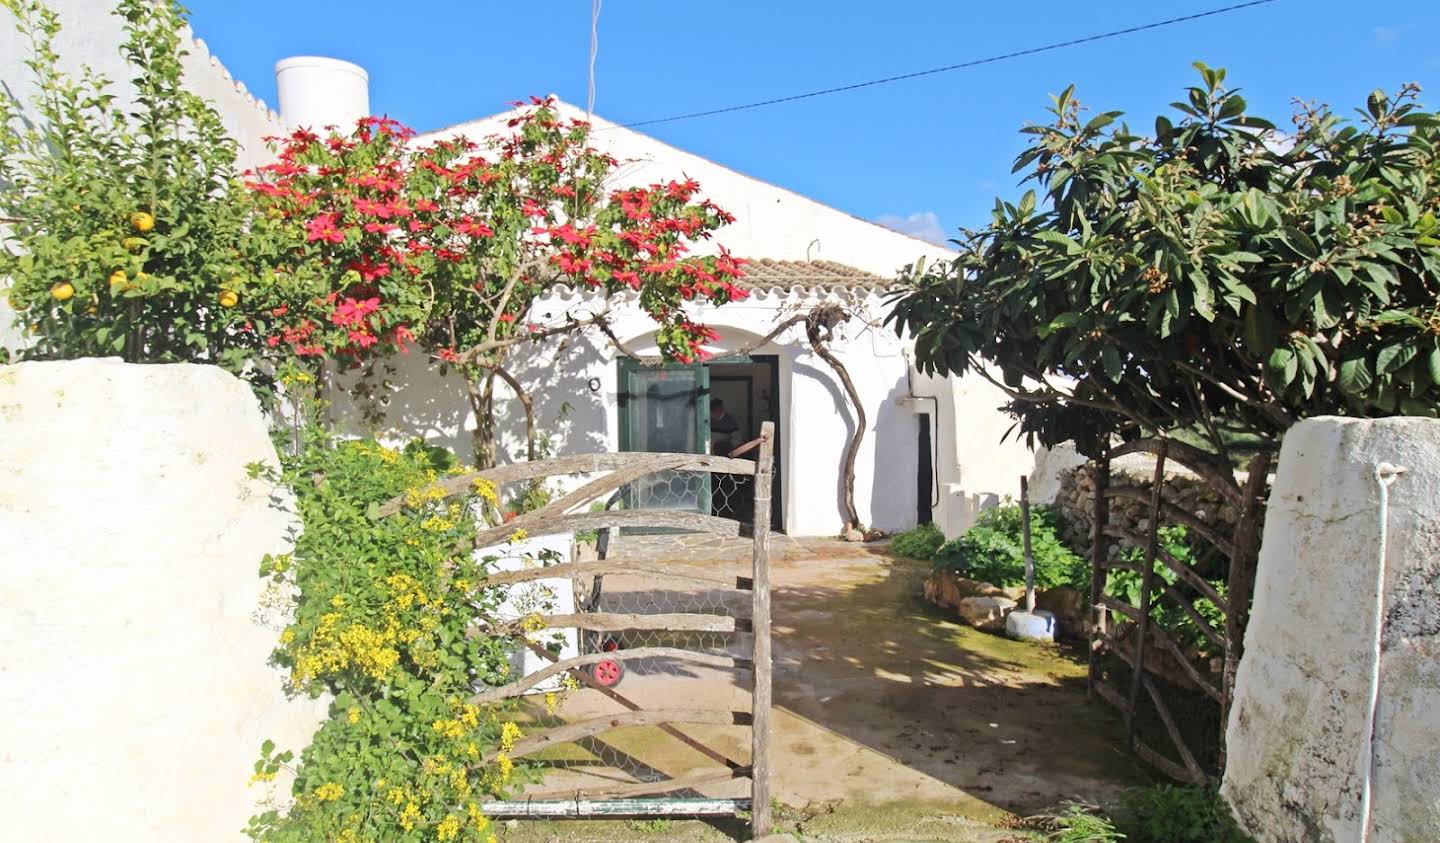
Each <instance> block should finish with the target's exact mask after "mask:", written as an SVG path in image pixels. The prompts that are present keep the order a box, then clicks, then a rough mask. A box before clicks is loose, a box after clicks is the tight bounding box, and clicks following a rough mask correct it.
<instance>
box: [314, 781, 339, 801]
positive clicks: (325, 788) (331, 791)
mask: <svg viewBox="0 0 1440 843" xmlns="http://www.w3.org/2000/svg"><path fill="white" fill-rule="evenodd" d="M344 793H345V788H343V787H341V786H340V785H338V784H336V783H334V782H326V783H325V784H322V785H320V786H319V787H317V788H315V798H316V799H319V800H320V801H321V802H334V801H335V800H336V799H339V798H340V797H341V796H343V795H344Z"/></svg>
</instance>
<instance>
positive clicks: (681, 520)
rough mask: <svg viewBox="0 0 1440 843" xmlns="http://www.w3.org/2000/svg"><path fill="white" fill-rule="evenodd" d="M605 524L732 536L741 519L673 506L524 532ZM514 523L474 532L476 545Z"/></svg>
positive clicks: (552, 523) (573, 517) (587, 515)
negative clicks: (676, 508) (679, 508)
mask: <svg viewBox="0 0 1440 843" xmlns="http://www.w3.org/2000/svg"><path fill="white" fill-rule="evenodd" d="M606 527H611V528H613V527H662V528H667V529H675V530H689V531H690V532H694V533H709V534H711V535H715V536H723V537H727V538H728V537H731V536H738V535H740V522H739V521H731V520H730V519H728V518H718V517H716V516H714V515H705V514H703V513H699V512H683V511H681V510H675V509H618V510H612V511H609V512H576V513H572V514H570V515H557V516H554V517H552V518H547V519H545V520H544V521H538V522H534V523H533V524H532V525H531V526H530V528H529V529H528V530H527V531H526V532H529V533H532V534H534V535H537V536H548V535H551V534H553V533H579V532H583V531H585V530H602V529H604V528H606ZM516 529H517V528H516V527H514V526H513V524H502V525H500V526H499V527H491V528H490V529H488V530H482V531H481V532H479V533H477V534H476V535H475V546H476V547H490V546H492V545H497V544H500V543H501V542H504V541H506V540H507V539H509V538H510V536H512V535H514V534H515V530H516Z"/></svg>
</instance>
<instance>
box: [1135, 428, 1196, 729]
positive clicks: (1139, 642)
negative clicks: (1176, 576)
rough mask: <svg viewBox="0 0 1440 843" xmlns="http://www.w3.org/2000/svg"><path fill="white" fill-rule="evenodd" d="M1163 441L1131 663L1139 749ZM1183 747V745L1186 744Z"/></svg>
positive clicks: (1162, 485) (1162, 477)
mask: <svg viewBox="0 0 1440 843" xmlns="http://www.w3.org/2000/svg"><path fill="white" fill-rule="evenodd" d="M1167 444H1168V443H1165V442H1161V443H1160V452H1159V454H1157V455H1156V457H1155V477H1154V479H1153V480H1151V481H1150V526H1149V529H1148V530H1147V532H1146V534H1145V567H1144V568H1142V569H1141V570H1140V614H1139V617H1138V618H1137V619H1136V623H1135V658H1134V659H1133V660H1132V661H1131V662H1130V665H1131V667H1130V713H1129V714H1128V715H1126V717H1125V741H1126V742H1127V743H1128V744H1129V745H1130V749H1131V750H1134V749H1135V714H1136V713H1137V712H1138V710H1139V709H1138V706H1139V704H1140V688H1141V687H1142V686H1143V683H1144V681H1145V637H1146V636H1147V635H1148V634H1149V632H1150V590H1151V589H1152V588H1154V586H1155V549H1156V548H1157V547H1159V544H1160V504H1161V503H1162V499H1161V492H1162V491H1163V490H1164V489H1165V455H1166V453H1167V448H1166V445H1167ZM1182 750H1183V746H1182Z"/></svg>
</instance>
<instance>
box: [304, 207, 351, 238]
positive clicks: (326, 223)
mask: <svg viewBox="0 0 1440 843" xmlns="http://www.w3.org/2000/svg"><path fill="white" fill-rule="evenodd" d="M305 239H306V240H308V241H310V242H314V241H316V240H323V241H324V242H326V243H344V242H345V232H344V231H341V230H340V228H339V227H338V226H337V225H336V223H335V215H334V214H320V215H319V216H317V217H315V218H314V219H312V220H310V222H309V223H308V224H307V225H306V226H305Z"/></svg>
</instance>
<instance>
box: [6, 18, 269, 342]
mask: <svg viewBox="0 0 1440 843" xmlns="http://www.w3.org/2000/svg"><path fill="white" fill-rule="evenodd" d="M0 4H3V5H4V6H5V8H6V9H7V10H8V11H9V12H10V14H11V16H12V18H13V20H14V22H15V25H16V28H17V29H18V30H19V31H20V32H21V34H22V35H23V36H24V37H25V38H26V40H27V42H28V44H29V48H30V56H29V58H28V60H27V65H28V66H29V68H30V70H31V72H32V73H33V74H34V79H35V82H36V90H37V92H38V93H37V94H36V96H35V97H34V98H33V99H32V100H31V101H30V102H29V103H28V106H29V107H28V108H27V107H26V105H27V104H26V103H22V102H21V101H19V100H17V98H16V97H15V96H14V95H13V94H11V93H10V92H8V91H4V92H0V183H4V184H5V185H6V188H5V190H3V191H0V217H3V218H4V221H5V225H6V230H5V242H4V248H3V249H0V278H3V279H4V280H0V286H8V290H7V291H6V295H7V296H8V299H9V304H10V306H11V308H12V309H13V310H14V311H16V312H17V314H18V315H19V319H20V320H21V324H23V325H24V326H25V328H26V329H27V331H28V334H29V342H28V343H27V347H26V348H25V349H24V350H23V351H22V352H21V354H22V356H24V357H28V358H36V359H57V358H71V357H83V356H116V355H118V356H122V357H124V358H125V359H126V360H130V361H136V362H140V361H145V362H150V361H153V362H170V361H187V360H204V361H209V362H213V363H218V364H221V365H224V366H226V367H227V368H230V369H232V370H234V369H239V368H240V367H241V366H242V365H243V363H244V361H245V360H246V359H248V356H249V353H250V352H249V349H251V348H253V347H255V346H256V345H257V341H256V339H255V337H254V335H253V331H251V330H248V329H247V327H246V325H247V317H246V315H245V313H244V307H243V306H242V305H243V303H244V301H245V295H246V294H245V289H246V285H247V283H248V282H247V278H249V277H250V273H249V272H248V271H247V269H246V266H245V263H244V261H243V260H242V258H241V246H242V242H243V237H244V231H245V225H244V220H245V213H246V212H245V207H244V203H243V202H239V201H237V195H238V193H239V191H236V192H235V193H232V190H234V189H235V188H234V184H235V182H234V178H235V176H234V169H235V154H236V146H235V142H234V141H233V140H231V139H230V138H229V137H228V136H227V135H226V132H225V129H224V127H223V126H222V124H221V122H220V118H219V116H218V115H217V114H216V113H215V111H214V109H212V108H211V107H210V105H209V104H208V103H206V102H205V101H204V100H203V99H201V98H200V97H198V96H196V95H195V94H193V93H190V92H189V91H187V90H186V89H185V87H184V85H183V83H182V79H181V58H182V56H184V54H185V51H184V49H183V47H182V39H181V35H180V32H181V28H182V27H183V26H184V23H185V19H184V14H183V11H182V10H181V9H180V7H179V6H176V5H174V4H173V3H171V2H161V3H153V2H147V1H146V0H121V2H119V3H118V5H117V6H116V8H115V14H116V15H119V16H120V17H121V18H122V19H123V20H124V28H125V33H126V37H125V41H124V43H123V45H122V46H121V50H122V52H123V55H124V57H125V59H126V61H127V63H128V64H129V65H130V66H131V67H132V68H133V69H134V73H133V78H134V90H133V97H132V101H130V102H122V100H121V99H120V95H119V94H118V93H117V91H116V90H115V89H114V88H113V86H112V85H111V84H110V82H109V80H106V79H104V78H103V77H100V76H98V75H95V74H93V73H91V72H89V71H88V70H87V71H85V72H82V73H81V74H79V75H78V76H77V75H71V74H68V73H66V72H64V71H62V70H61V69H60V67H59V63H60V56H59V55H58V54H57V52H56V49H55V40H56V36H57V34H58V33H59V31H60V24H59V20H58V18H57V17H56V15H55V14H54V12H52V11H51V10H49V9H48V8H46V7H45V6H44V4H43V3H41V2H39V0H0Z"/></svg>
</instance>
